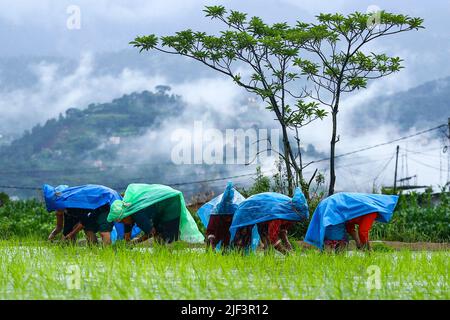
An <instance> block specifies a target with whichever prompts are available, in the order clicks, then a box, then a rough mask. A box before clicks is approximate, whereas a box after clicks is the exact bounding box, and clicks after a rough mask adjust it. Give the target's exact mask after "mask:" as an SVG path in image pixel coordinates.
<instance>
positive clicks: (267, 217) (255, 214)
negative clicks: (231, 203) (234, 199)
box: [230, 188, 309, 248]
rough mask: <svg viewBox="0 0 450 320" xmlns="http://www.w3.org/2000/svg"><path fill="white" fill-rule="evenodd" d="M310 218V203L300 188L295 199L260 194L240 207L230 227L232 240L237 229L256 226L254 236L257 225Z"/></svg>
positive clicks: (278, 195) (269, 193)
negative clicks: (279, 220) (278, 220)
mask: <svg viewBox="0 0 450 320" xmlns="http://www.w3.org/2000/svg"><path fill="white" fill-rule="evenodd" d="M308 217H309V212H308V203H307V202H306V198H305V196H304V195H303V192H302V191H301V190H300V188H296V189H295V193H294V197H293V198H290V197H288V196H286V195H283V194H281V193H275V192H264V193H259V194H256V195H253V196H251V197H250V198H248V199H246V200H245V201H243V202H242V203H241V204H240V205H239V207H238V209H237V210H236V212H235V214H234V217H233V222H232V223H231V227H230V232H231V239H234V236H235V234H236V231H237V229H238V228H241V227H244V226H250V225H255V227H254V228H253V235H254V234H255V232H256V233H257V232H258V231H257V227H256V224H257V223H260V222H265V221H271V220H276V219H282V220H290V221H301V220H305V219H308ZM253 248H255V247H254V246H253Z"/></svg>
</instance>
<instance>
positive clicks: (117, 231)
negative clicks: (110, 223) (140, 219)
mask: <svg viewBox="0 0 450 320" xmlns="http://www.w3.org/2000/svg"><path fill="white" fill-rule="evenodd" d="M139 233H141V229H139V227H138V226H137V225H133V229H132V230H131V239H133V238H134V237H136V236H137V235H138V234H139ZM124 235H125V226H124V224H123V223H120V222H114V228H113V230H112V231H111V241H112V243H115V242H116V241H117V240H123V238H124Z"/></svg>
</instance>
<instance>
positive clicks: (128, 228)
mask: <svg viewBox="0 0 450 320" xmlns="http://www.w3.org/2000/svg"><path fill="white" fill-rule="evenodd" d="M132 232H133V225H132V224H131V223H124V224H123V239H124V240H125V242H130V240H131V233H132Z"/></svg>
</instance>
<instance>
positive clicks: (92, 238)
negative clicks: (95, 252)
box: [84, 231, 98, 244]
mask: <svg viewBox="0 0 450 320" xmlns="http://www.w3.org/2000/svg"><path fill="white" fill-rule="evenodd" d="M84 233H85V234H86V240H87V242H88V244H97V243H98V241H97V236H96V234H95V233H94V232H92V231H85V232H84Z"/></svg>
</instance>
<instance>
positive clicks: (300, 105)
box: [130, 6, 326, 195]
mask: <svg viewBox="0 0 450 320" xmlns="http://www.w3.org/2000/svg"><path fill="white" fill-rule="evenodd" d="M204 12H205V13H206V17H210V18H211V19H213V20H217V21H219V22H222V23H224V25H225V30H223V31H222V32H220V34H219V35H208V34H206V33H205V32H194V31H192V30H190V29H188V30H184V31H180V32H177V33H176V34H175V35H173V36H163V37H161V38H160V39H159V38H158V37H157V36H155V35H153V34H152V35H148V36H142V37H137V38H136V39H135V40H134V41H132V42H131V43H130V44H132V45H133V46H134V47H136V48H139V49H140V51H141V52H142V51H144V50H145V51H148V50H152V49H154V50H158V51H161V52H164V53H168V54H175V55H181V56H185V57H189V58H191V59H194V60H196V61H199V62H201V63H203V64H204V65H206V66H208V67H209V68H211V69H213V70H215V71H217V72H219V73H221V74H223V75H226V76H228V77H230V78H232V79H233V81H234V82H235V83H236V84H237V85H239V86H241V87H242V88H244V89H246V90H247V91H249V92H251V93H254V94H256V95H257V96H259V97H260V98H261V99H262V100H263V101H264V102H265V103H267V109H269V110H271V111H272V112H274V113H275V115H276V119H277V120H278V122H279V124H280V126H281V131H282V139H283V140H282V144H283V150H282V152H280V157H282V159H283V161H284V164H285V166H286V171H287V179H288V189H289V193H290V194H291V195H292V193H293V190H294V185H295V176H298V177H299V180H300V181H303V172H302V170H303V167H302V164H301V150H298V152H299V153H298V154H294V150H293V148H292V146H291V141H290V139H289V138H290V135H289V133H290V132H291V131H294V130H295V129H297V131H298V129H299V128H301V127H303V126H305V125H307V124H309V123H310V122H312V121H314V120H316V119H322V118H323V117H324V116H325V115H326V113H325V111H324V110H322V109H320V108H319V107H318V103H317V102H315V101H313V102H305V101H304V100H303V96H302V90H301V88H300V86H299V85H296V86H294V83H295V81H296V80H297V79H299V76H300V74H299V69H298V68H297V67H296V66H295V61H297V59H299V54H300V50H301V48H302V46H303V45H304V44H305V43H306V41H307V40H310V39H309V37H310V33H309V32H308V31H307V30H305V25H304V24H300V25H299V26H294V27H291V26H289V25H288V24H286V23H275V24H272V25H268V24H266V23H264V22H263V21H262V19H260V18H258V17H252V18H250V19H248V18H247V14H245V13H242V12H238V11H233V10H231V11H230V12H227V10H226V9H225V8H224V7H223V6H207V7H205V10H204ZM242 67H245V68H246V71H250V72H249V73H248V75H241V74H240V73H239V71H238V70H239V68H242ZM295 90H297V91H295ZM297 141H299V137H298V135H297ZM293 170H294V172H295V174H294V173H293Z"/></svg>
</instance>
